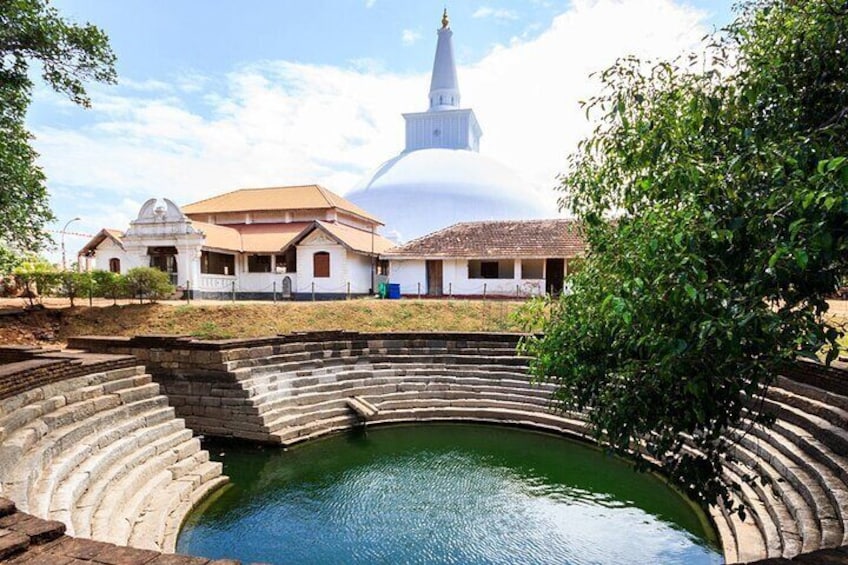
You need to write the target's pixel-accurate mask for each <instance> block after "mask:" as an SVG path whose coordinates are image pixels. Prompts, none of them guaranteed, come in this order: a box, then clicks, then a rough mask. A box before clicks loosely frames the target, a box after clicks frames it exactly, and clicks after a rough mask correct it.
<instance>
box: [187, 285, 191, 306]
mask: <svg viewBox="0 0 848 565" xmlns="http://www.w3.org/2000/svg"><path fill="white" fill-rule="evenodd" d="M186 304H191V281H186Z"/></svg>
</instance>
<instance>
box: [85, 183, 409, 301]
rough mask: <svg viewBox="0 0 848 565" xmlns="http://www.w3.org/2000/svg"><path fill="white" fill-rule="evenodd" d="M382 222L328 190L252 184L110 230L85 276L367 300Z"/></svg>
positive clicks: (144, 213) (229, 292)
mask: <svg viewBox="0 0 848 565" xmlns="http://www.w3.org/2000/svg"><path fill="white" fill-rule="evenodd" d="M380 225H381V222H380V220H378V219H377V218H375V217H374V216H372V215H371V214H369V213H368V212H366V211H365V210H363V209H361V208H359V207H358V206H356V205H354V204H352V203H350V202H348V201H347V200H345V199H344V198H342V197H341V196H339V195H337V194H335V193H333V192H331V191H329V190H327V189H326V188H324V187H322V186H318V185H305V186H284V187H270V188H244V189H240V190H235V191H232V192H228V193H225V194H220V195H217V196H213V197H211V198H207V199H205V200H201V201H199V202H194V203H192V204H187V205H185V206H183V207H182V208H180V207H179V206H177V205H176V204H175V203H174V202H172V201H171V200H169V199H167V198H163V199H162V202H159V201H157V199H155V198H151V199H150V200H148V201H147V202H146V203H145V204H144V205H143V206H142V207H141V209H140V210H139V213H138V216H137V217H136V219H135V220H133V221H132V222H130V227H129V229H127V230H126V231H125V232H121V231H119V230H109V229H104V230H101V231H100V233H98V234H97V235H96V236H94V238H92V239H91V241H89V242H88V244H86V245H85V247H83V248H82V249H81V250H80V252H79V254H78V265H79V268H80V269H81V270H86V271H90V270H94V269H102V270H109V271H112V272H114V273H121V274H126V272H127V271H128V270H129V269H132V268H133V267H155V268H158V269H160V270H162V271H164V272H166V273H168V275H169V276H170V278H171V282H172V283H173V284H174V285H175V286H177V287H179V288H181V289H183V290H184V291H187V292H189V293H190V295H191V296H192V297H194V298H213V299H227V300H228V299H242V300H243V299H265V300H270V299H273V298H281V299H294V300H310V299H334V298H335V299H337V298H345V297H348V296H361V295H367V294H371V293H373V292H374V290H375V288H376V285H377V284H378V282H379V281H382V280H384V279H383V278H380V277H381V274H382V273H384V272H385V262H383V261H380V260H379V255H380V253H382V252H383V251H385V250H387V249H389V248H390V247H392V246H393V243H392V242H391V241H389V240H387V239H386V238H384V237H382V236H381V235H380V234H379V233H377V230H378V229H379V227H380Z"/></svg>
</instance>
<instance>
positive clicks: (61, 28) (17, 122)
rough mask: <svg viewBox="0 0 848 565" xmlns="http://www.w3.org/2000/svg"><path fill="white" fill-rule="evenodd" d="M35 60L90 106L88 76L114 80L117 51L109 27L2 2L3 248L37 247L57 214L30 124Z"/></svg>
mask: <svg viewBox="0 0 848 565" xmlns="http://www.w3.org/2000/svg"><path fill="white" fill-rule="evenodd" d="M33 61H40V62H41V65H42V77H43V79H44V80H45V81H46V82H47V84H49V85H50V86H51V87H52V88H53V89H54V90H56V91H57V92H60V93H63V94H66V95H67V96H68V97H69V98H70V99H71V100H72V101H73V102H75V103H77V104H80V105H82V106H84V107H87V106H89V104H90V100H89V97H88V95H87V94H86V91H85V87H84V82H86V81H90V80H95V81H100V82H106V83H113V82H114V81H115V69H114V62H115V56H114V54H113V53H112V51H111V48H110V47H109V42H108V38H107V37H106V34H105V33H103V32H102V31H101V30H99V29H98V28H97V27H95V26H93V25H91V24H85V25H82V26H80V25H76V24H72V23H69V22H67V21H65V20H64V19H62V18H61V17H60V16H59V13H58V12H57V11H56V10H55V9H54V8H52V7H50V6H49V3H48V0H6V1H3V2H0V225H2V226H4V233H3V234H2V241H0V246H2V247H10V248H12V249H18V250H32V251H35V250H38V249H39V248H40V247H41V246H43V245H44V244H45V243H46V241H47V239H48V238H47V235H46V234H45V233H44V231H43V227H44V224H45V223H47V222H49V221H51V220H52V219H53V214H52V212H51V211H50V207H49V204H48V194H47V188H46V186H45V177H44V173H43V172H42V171H41V169H40V168H39V167H38V166H37V165H36V164H35V160H36V157H37V156H38V155H37V153H36V152H35V151H34V150H33V148H32V146H31V141H32V139H33V136H32V134H31V133H30V132H29V131H28V130H27V129H26V126H25V124H24V118H25V115H26V111H27V107H28V106H29V103H30V99H31V96H32V87H33V83H32V80H31V79H30V74H29V70H30V64H31V63H32V62H33Z"/></svg>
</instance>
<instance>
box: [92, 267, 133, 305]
mask: <svg viewBox="0 0 848 565" xmlns="http://www.w3.org/2000/svg"><path fill="white" fill-rule="evenodd" d="M91 277H92V279H93V281H94V294H95V296H102V297H104V298H111V299H112V304H113V305H117V304H118V298H120V297H121V296H123V295H124V293H125V291H126V288H125V287H126V285H125V283H124V281H123V277H121V275H119V274H118V273H113V272H111V271H101V270H97V271H93V272H92V273H91Z"/></svg>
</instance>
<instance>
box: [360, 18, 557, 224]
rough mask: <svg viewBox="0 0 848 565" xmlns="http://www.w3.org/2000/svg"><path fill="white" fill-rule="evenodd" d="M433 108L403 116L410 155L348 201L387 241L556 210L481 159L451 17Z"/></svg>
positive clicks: (439, 52) (433, 86)
mask: <svg viewBox="0 0 848 565" xmlns="http://www.w3.org/2000/svg"><path fill="white" fill-rule="evenodd" d="M438 36H439V37H438V42H437V44H436V57H435V60H434V61H433V77H432V79H431V81H430V107H429V108H428V109H427V111H426V112H416V113H411V114H404V115H403V117H404V119H405V120H406V149H404V151H403V152H402V153H401V154H400V155H398V156H397V157H394V158H393V159H390V160H388V161H386V162H385V163H383V164H382V165H381V166H380V167H378V168H377V170H376V171H374V172H373V173H372V174H370V175H369V176H368V177H367V178H366V179H365V180H364V181H363V182H361V183H359V184H358V185H357V186H356V187H355V188H354V189H353V190H352V191H350V192H349V193H347V194H346V195H345V198H347V199H348V200H350V201H351V202H353V203H355V204H357V205H358V206H360V207H362V208H364V209H365V210H368V211H369V212H371V213H373V214H374V215H376V216H377V217H378V218H380V219H382V220H383V221H384V222H385V223H386V227H385V229H384V230H383V233H384V235H386V236H387V237H393V238H395V239H397V240H399V241H408V240H410V239H414V238H416V237H420V236H422V235H425V234H428V233H431V232H434V231H436V230H439V229H441V228H444V227H446V226H449V225H451V224H455V223H457V222H467V221H474V220H524V219H536V218H543V217H549V216H550V215H551V211H550V210H548V209H547V208H546V207H545V205H544V204H543V203H542V202H540V201H539V197H538V194H537V193H536V191H534V190H531V189H530V188H529V187H528V185H527V184H526V183H525V182H523V181H522V180H521V179H520V178H519V177H518V175H516V174H515V173H514V172H513V171H512V170H510V169H509V168H508V167H506V166H504V165H502V164H501V163H498V162H497V161H495V160H493V159H490V158H488V157H484V156H483V155H480V153H479V150H480V137H481V136H482V135H483V132H482V130H481V129H480V125H479V124H478V123H477V118H476V117H475V116H474V111H473V110H472V109H470V108H460V106H459V100H460V96H459V83H458V82H457V78H456V64H455V62H454V56H453V43H452V41H451V38H452V36H453V32H452V31H451V29H450V25H449V21H448V16H447V10H445V13H444V15H443V16H442V27H441V29H439V30H438Z"/></svg>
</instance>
